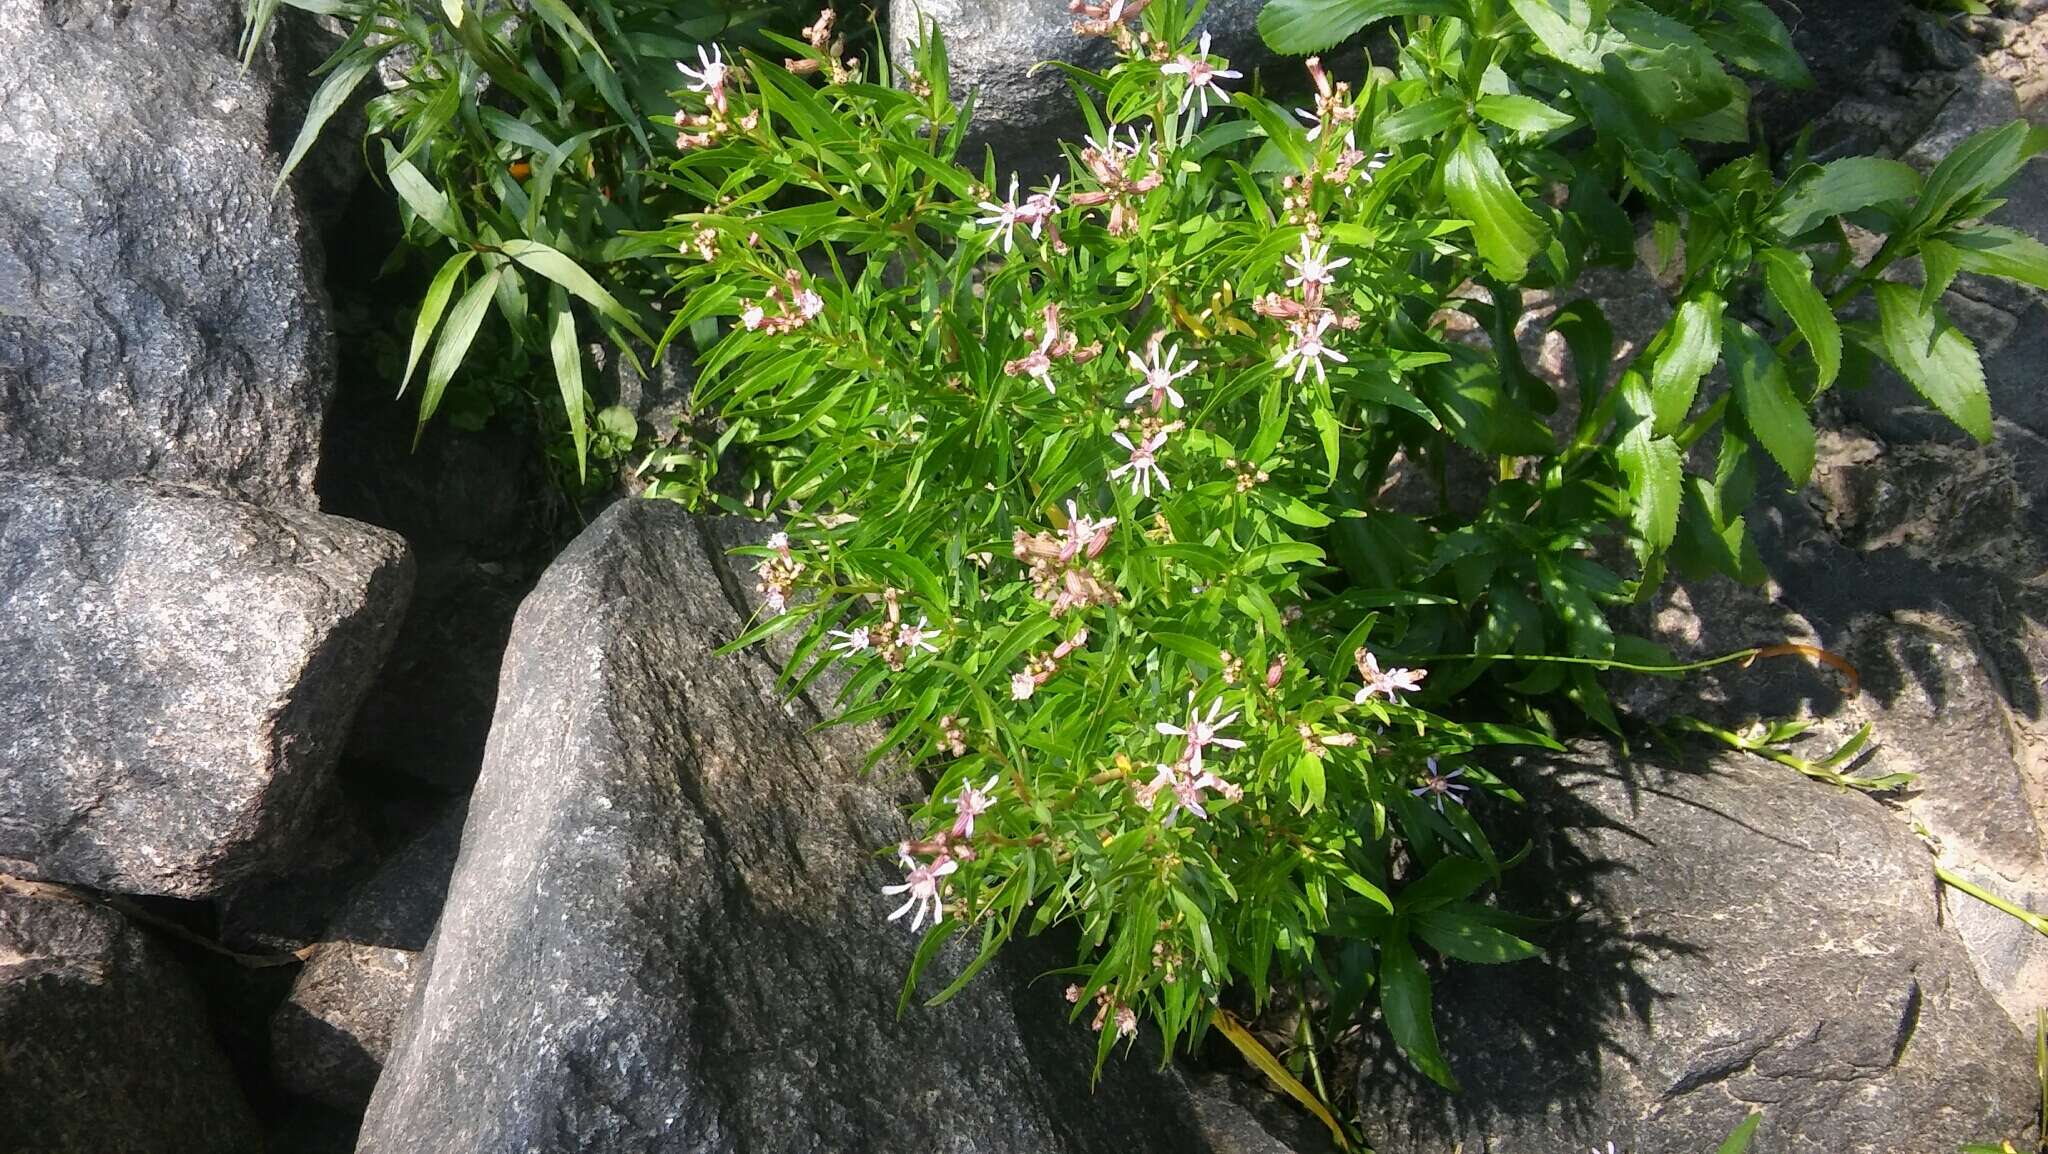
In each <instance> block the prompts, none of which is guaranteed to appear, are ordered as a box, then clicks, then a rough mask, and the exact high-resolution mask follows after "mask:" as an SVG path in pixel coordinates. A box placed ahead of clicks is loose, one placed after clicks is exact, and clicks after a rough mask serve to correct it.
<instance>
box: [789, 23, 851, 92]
mask: <svg viewBox="0 0 2048 1154" xmlns="http://www.w3.org/2000/svg"><path fill="white" fill-rule="evenodd" d="M838 19H839V15H838V13H836V12H834V11H832V10H831V9H830V8H827V9H825V10H824V11H822V12H820V13H818V18H817V20H816V21H814V22H812V23H810V24H808V25H806V26H805V27H804V43H806V44H808V45H810V46H811V47H813V48H815V49H817V50H818V51H819V52H821V53H823V54H824V57H825V59H824V60H823V61H819V60H816V59H813V58H811V57H804V58H803V59H801V60H799V59H796V58H795V57H785V58H784V59H783V61H782V66H783V67H784V68H786V69H788V70H789V72H790V73H791V74H792V75H796V76H810V75H813V74H815V73H817V72H819V71H823V72H824V73H825V75H826V77H827V78H828V79H830V80H831V82H832V83H834V84H845V83H847V82H848V81H850V80H853V79H854V78H855V77H857V76H859V75H860V57H858V56H848V55H846V38H845V37H844V36H834V35H833V34H832V30H833V25H834V24H836V23H837V22H838Z"/></svg>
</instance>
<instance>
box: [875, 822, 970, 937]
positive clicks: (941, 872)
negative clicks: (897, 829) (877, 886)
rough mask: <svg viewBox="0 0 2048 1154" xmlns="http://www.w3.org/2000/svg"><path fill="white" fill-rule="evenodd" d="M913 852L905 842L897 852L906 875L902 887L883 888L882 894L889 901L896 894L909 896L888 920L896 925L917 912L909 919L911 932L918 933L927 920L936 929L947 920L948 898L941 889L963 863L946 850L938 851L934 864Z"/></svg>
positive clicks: (932, 861)
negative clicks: (907, 915) (914, 912)
mask: <svg viewBox="0 0 2048 1154" xmlns="http://www.w3.org/2000/svg"><path fill="white" fill-rule="evenodd" d="M912 848H913V847H912V846H911V845H910V844H909V843H907V842H906V843H905V844H904V845H902V846H900V847H898V849H897V851H896V853H897V859H898V860H899V861H901V862H902V863H903V868H904V870H905V871H907V875H906V876H905V877H904V879H903V884H902V885H894V886H883V887H882V892H883V893H884V894H886V895H888V896H890V897H894V896H895V895H897V894H908V895H910V896H909V897H906V898H905V899H903V904H902V905H900V906H898V907H896V912H895V913H892V914H890V915H889V920H890V921H892V922H893V921H895V920H896V919H897V918H900V917H902V916H903V915H904V914H907V913H910V912H911V911H912V910H915V911H917V912H916V915H915V916H913V917H912V918H911V919H910V928H911V929H913V930H915V929H919V928H921V927H922V926H923V925H924V920H925V918H926V917H927V916H929V917H930V918H931V920H932V924H933V925H938V924H939V923H940V922H942V921H944V920H945V918H946V906H945V898H944V896H943V895H942V893H941V889H942V888H943V887H944V885H945V879H946V876H947V875H948V874H951V873H953V872H955V871H957V870H958V869H959V868H960V863H959V862H958V861H955V860H954V859H953V857H952V856H951V855H949V854H947V853H946V852H945V851H944V850H941V851H939V856H937V857H935V858H933V859H932V860H931V861H929V862H920V861H918V860H917V859H916V858H913V857H911V856H910V851H911V849H912Z"/></svg>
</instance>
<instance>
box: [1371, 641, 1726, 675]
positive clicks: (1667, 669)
mask: <svg viewBox="0 0 2048 1154" xmlns="http://www.w3.org/2000/svg"><path fill="white" fill-rule="evenodd" d="M1762 652H1763V648H1762V647H1761V646H1758V647H1755V648H1751V649H1738V650H1736V651H1735V652H1733V653H1723V654H1722V655H1720V656H1719V657H1709V658H1706V659H1705V660H1702V661H1688V662H1686V663H1685V664H1683V665H1638V664H1636V663H1634V662H1630V661H1615V660H1613V659H1611V658H1606V657H1560V656H1552V655H1549V654H1534V653H1430V654H1426V655H1424V656H1422V657H1408V658H1403V660H1405V661H1414V662H1417V663H1426V662H1433V661H1533V662H1538V663H1548V664H1552V665H1591V666H1595V667H1597V668H1600V669H1623V670H1627V671H1628V672H1630V673H1691V672H1693V671H1695V670H1700V669H1712V668H1713V667H1714V666H1716V665H1726V664H1728V663H1729V662H1731V661H1744V660H1747V659H1749V658H1752V657H1755V656H1756V655H1757V654H1759V653H1762Z"/></svg>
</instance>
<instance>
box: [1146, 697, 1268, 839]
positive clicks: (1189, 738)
mask: <svg viewBox="0 0 2048 1154" xmlns="http://www.w3.org/2000/svg"><path fill="white" fill-rule="evenodd" d="M1237 718H1238V713H1237V711H1235V710H1233V711H1231V712H1230V713H1227V714H1226V713H1224V712H1223V699H1222V698H1220V697H1219V698H1217V699H1216V700H1214V701H1211V702H1210V703H1209V712H1208V713H1207V714H1206V715H1204V714H1203V713H1202V711H1201V709H1200V708H1199V707H1198V706H1196V704H1195V694H1194V692H1193V691H1192V690H1190V691H1189V693H1188V720H1187V724H1186V725H1174V724H1172V723H1171V722H1166V721H1161V722H1156V723H1154V725H1153V726H1152V728H1153V730H1154V731H1155V732H1158V733H1161V734H1165V735H1167V736H1170V737H1179V738H1182V739H1183V740H1182V744H1181V752H1180V756H1179V757H1177V758H1175V759H1174V760H1173V762H1172V763H1171V764H1161V765H1160V766H1158V771H1159V772H1158V773H1157V774H1155V775H1154V776H1153V778H1152V780H1151V781H1149V782H1147V783H1145V784H1144V785H1141V786H1137V787H1135V788H1134V789H1133V791H1132V792H1133V793H1134V794H1135V795H1136V796H1137V799H1138V804H1139V805H1141V806H1143V807H1145V808H1146V809H1150V808H1152V802H1153V800H1154V799H1156V798H1157V797H1158V796H1159V793H1160V791H1162V790H1165V789H1171V790H1172V791H1173V797H1174V804H1175V809H1174V812H1173V813H1171V814H1169V815H1167V820H1168V821H1169V822H1170V821H1172V820H1173V818H1176V817H1179V816H1180V815H1181V814H1182V813H1191V814H1194V815H1195V816H1196V817H1197V818H1201V819H1203V820H1207V819H1208V817H1209V811H1208V810H1207V809H1205V808H1204V807H1203V805H1202V802H1203V800H1204V798H1205V796H1206V795H1205V792H1204V791H1206V790H1212V789H1213V790H1215V791H1216V792H1217V793H1218V794H1220V795H1222V796H1223V797H1225V798H1227V799H1229V800H1231V801H1237V800H1239V799H1241V798H1243V797H1244V790H1243V789H1242V788H1240V787H1238V786H1236V785H1233V784H1231V783H1230V782H1228V781H1225V780H1224V779H1223V778H1221V777H1219V776H1217V774H1216V773H1215V771H1214V770H1212V769H1209V768H1207V767H1206V766H1205V765H1204V764H1203V751H1204V750H1206V749H1207V748H1208V747H1210V746H1212V745H1214V746H1217V747H1220V748H1223V749H1243V748H1244V742H1243V741H1242V740H1240V739H1238V738H1235V737H1224V736H1223V735H1222V731H1223V730H1224V729H1225V728H1227V727H1228V726H1230V725H1232V724H1234V723H1235V722H1236V721H1237Z"/></svg>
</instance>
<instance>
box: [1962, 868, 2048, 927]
mask: <svg viewBox="0 0 2048 1154" xmlns="http://www.w3.org/2000/svg"><path fill="white" fill-rule="evenodd" d="M1934 876H1935V877H1936V878H1938V879H1940V881H1941V884H1943V885H1945V886H1949V887H1951V888H1953V889H1959V890H1961V891H1963V892H1964V893H1966V894H1969V895H1970V896H1971V897H1973V898H1976V899H1977V900H1978V901H1980V902H1983V903H1984V904H1985V905H1987V906H1990V907H1991V908H1992V909H1995V910H1999V911H2002V912H2004V913H2008V914H2011V915H2012V916H2013V917H2015V918H2018V919H2019V920H2020V921H2023V922H2025V923H2026V924H2027V925H2029V926H2032V927H2033V928H2034V931H2035V932H2036V933H2041V934H2048V917H2042V916H2041V915H2040V914H2037V913H2034V912H2033V911H2031V910H2028V909H2026V908H2024V907H2022V906H2016V905H2014V904H2013V903H2011V902H2009V901H2006V900H2005V899H2004V898H2002V897H1999V896H1998V895H1997V894H1994V893H1992V892H1991V891H1990V890H1987V889H1984V888H1982V887H1981V886H1977V885H1973V884H1971V883H1970V882H1967V881H1964V880H1963V879H1962V878H1960V877H1958V876H1956V875H1955V874H1953V873H1951V872H1949V871H1948V870H1947V869H1945V868H1943V867H1942V866H1939V865H1937V866H1935V867H1934Z"/></svg>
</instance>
